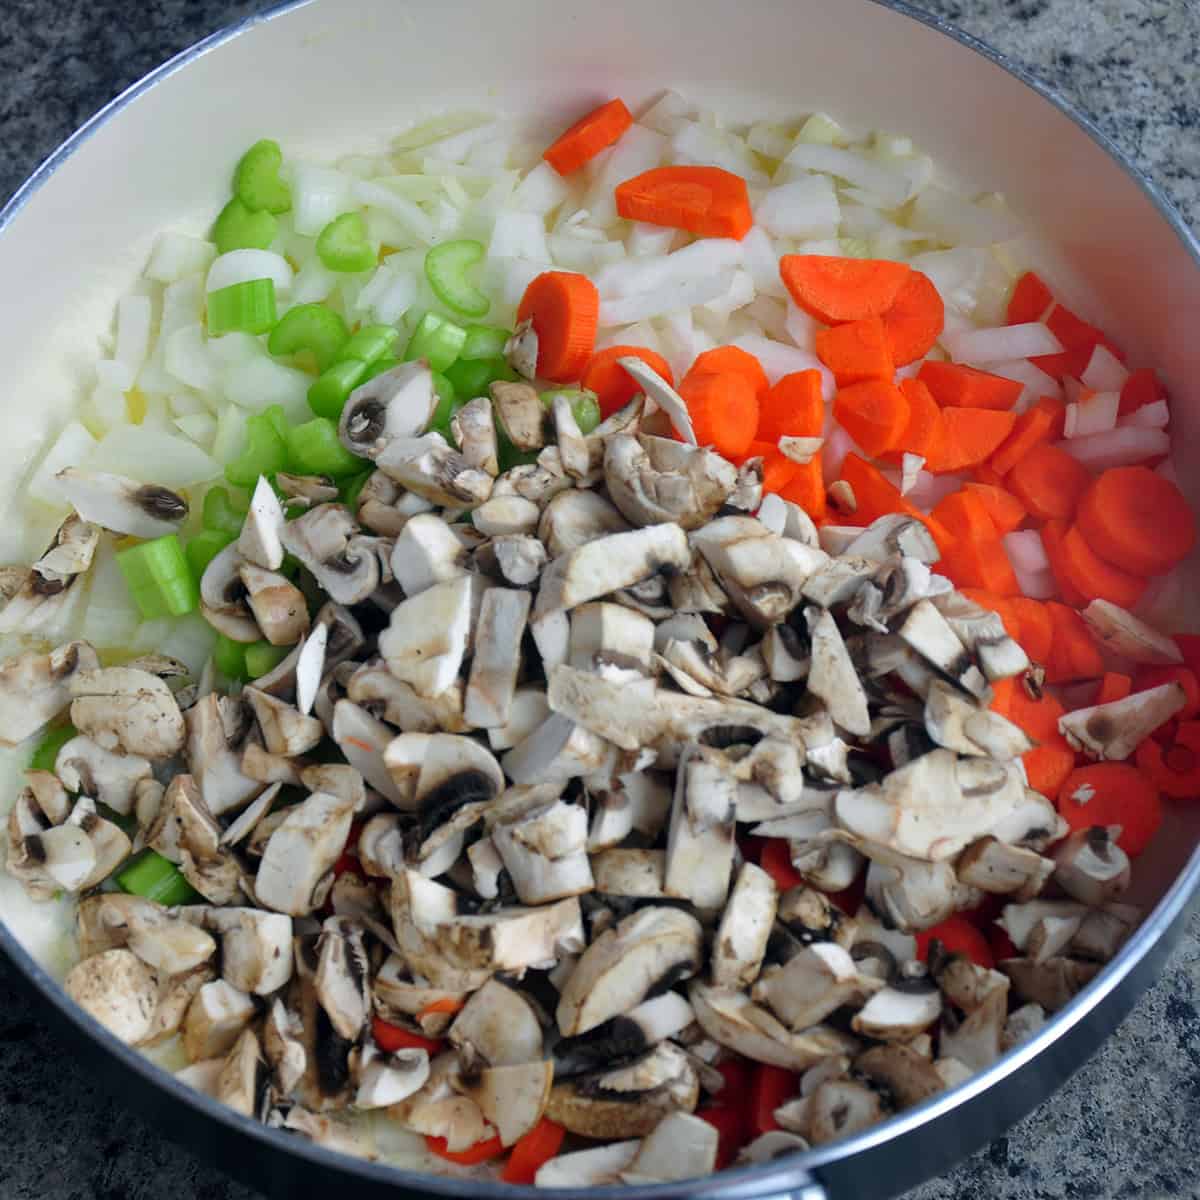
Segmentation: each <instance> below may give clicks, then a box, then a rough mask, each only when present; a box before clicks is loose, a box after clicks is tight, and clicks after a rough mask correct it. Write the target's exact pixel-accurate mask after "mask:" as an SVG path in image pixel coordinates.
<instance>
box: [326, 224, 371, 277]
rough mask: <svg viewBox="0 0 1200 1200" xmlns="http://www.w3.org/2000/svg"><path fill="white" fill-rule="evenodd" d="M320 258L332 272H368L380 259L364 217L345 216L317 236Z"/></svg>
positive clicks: (327, 226)
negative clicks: (368, 232)
mask: <svg viewBox="0 0 1200 1200" xmlns="http://www.w3.org/2000/svg"><path fill="white" fill-rule="evenodd" d="M317 257H318V258H319V259H320V260H321V262H322V264H323V265H324V266H325V267H326V269H327V270H330V271H351V272H353V271H366V270H368V269H369V268H370V267H373V266H374V265H375V263H376V262H377V261H378V259H379V251H378V250H377V249H376V247H375V246H373V245H372V244H371V240H370V238H369V237H368V236H367V222H366V219H365V218H364V217H363V215H362V213H358V212H348V213H342V215H341V216H340V217H334V218H333V220H332V221H330V222H329V224H328V225H326V226H325V228H324V229H322V230H321V232H320V233H319V234H317Z"/></svg>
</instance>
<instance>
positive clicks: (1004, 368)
mask: <svg viewBox="0 0 1200 1200" xmlns="http://www.w3.org/2000/svg"><path fill="white" fill-rule="evenodd" d="M987 369H988V370H989V371H990V372H991V373H992V374H993V375H1003V376H1004V378H1005V379H1015V380H1016V381H1017V382H1018V383H1021V384H1024V385H1025V390H1024V391H1023V392H1022V393H1021V400H1020V401H1019V402H1018V404H1020V403H1023V402H1026V401H1029V402H1032V401H1034V400H1037V399H1039V398H1040V397H1042V396H1050V397H1052V398H1053V399H1055V400H1060V399H1061V398H1062V394H1063V391H1062V385H1061V384H1060V383H1059V382H1058V380H1057V379H1055V378H1054V376H1053V375H1047V374H1046V372H1045V371H1043V370H1042V368H1041V367H1039V366H1037V365H1036V364H1035V363H1031V362H1030V361H1029V360H1028V359H1024V358H1017V359H1013V360H1012V361H1010V362H992V363H988V367H987Z"/></svg>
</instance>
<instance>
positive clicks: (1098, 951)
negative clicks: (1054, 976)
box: [1070, 902, 1142, 963]
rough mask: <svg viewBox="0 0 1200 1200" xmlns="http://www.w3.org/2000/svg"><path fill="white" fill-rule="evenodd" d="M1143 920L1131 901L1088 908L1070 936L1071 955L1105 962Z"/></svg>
mask: <svg viewBox="0 0 1200 1200" xmlns="http://www.w3.org/2000/svg"><path fill="white" fill-rule="evenodd" d="M1141 919H1142V912H1141V909H1139V908H1136V907H1135V906H1134V905H1132V904H1117V903H1112V902H1110V903H1107V904H1105V905H1103V906H1102V907H1100V908H1093V909H1090V910H1089V911H1088V914H1087V916H1086V917H1084V918H1083V922H1082V924H1081V925H1080V926H1079V932H1078V933H1076V935H1075V936H1074V937H1073V938H1072V939H1071V948H1070V949H1071V955H1072V956H1073V957H1075V958H1083V959H1088V960H1089V961H1092V962H1099V963H1106V962H1108V961H1109V960H1110V959H1112V958H1114V957H1115V956H1116V953H1117V951H1118V950H1120V948H1121V947H1122V946H1123V945H1124V944H1125V942H1126V941H1127V940H1128V939H1129V936H1130V934H1132V933H1133V931H1134V930H1135V929H1136V928H1137V925H1138V922H1139V921H1140V920H1141Z"/></svg>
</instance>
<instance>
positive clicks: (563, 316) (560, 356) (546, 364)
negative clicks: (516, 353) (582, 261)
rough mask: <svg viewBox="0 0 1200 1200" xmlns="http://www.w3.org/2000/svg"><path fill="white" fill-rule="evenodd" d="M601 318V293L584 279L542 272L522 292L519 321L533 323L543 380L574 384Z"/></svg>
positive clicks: (567, 274) (518, 314) (586, 358)
mask: <svg viewBox="0 0 1200 1200" xmlns="http://www.w3.org/2000/svg"><path fill="white" fill-rule="evenodd" d="M599 317H600V293H599V292H597V291H596V285H595V284H594V283H593V282H592V281H591V280H590V279H589V278H588V277H587V276H586V275H577V274H575V273H574V272H572V271H543V272H542V274H541V275H539V276H537V278H536V279H534V280H533V282H532V283H530V285H529V286H528V287H527V288H526V289H525V295H524V296H522V297H521V304H520V307H519V308H518V309H517V320H518V321H532V322H533V329H534V332H535V333H536V334H537V338H538V357H537V370H538V374H539V375H540V376H541V377H542V378H543V379H551V380H553V381H554V382H555V383H573V382H574V381H575V380H577V379H578V378H579V377H580V375H582V374H583V369H584V367H586V366H587V363H588V359H590V358H591V356H592V347H593V346H594V345H595V342H596V327H597V325H598V323H599Z"/></svg>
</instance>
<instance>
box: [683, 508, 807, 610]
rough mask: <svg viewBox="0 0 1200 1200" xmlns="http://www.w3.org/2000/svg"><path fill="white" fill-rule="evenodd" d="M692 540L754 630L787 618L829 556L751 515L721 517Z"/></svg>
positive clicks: (696, 532)
mask: <svg viewBox="0 0 1200 1200" xmlns="http://www.w3.org/2000/svg"><path fill="white" fill-rule="evenodd" d="M692 543H693V545H694V546H695V547H696V549H697V550H699V551H700V553H701V554H702V555H703V556H704V558H705V560H706V561H707V563H708V565H709V566H710V567H711V568H712V570H713V572H714V574H715V575H716V577H717V579H718V580H719V581H720V584H721V586H722V587H723V588H724V590H725V591H726V592H727V593H728V595H729V598H730V599H731V600H732V601H733V603H734V605H735V606H736V608H737V609H738V611H739V612H740V613H741V614H742V616H743V617H744V618H745V619H746V620H747V621H748V622H749V623H750V624H751V625H752V626H753V627H754V628H756V629H766V628H768V627H769V626H771V625H775V624H778V623H779V622H780V621H782V620H784V619H785V618H786V617H787V615H788V614H789V613H790V612H791V611H792V609H794V608H795V607H796V605H797V604H798V603H799V602H800V598H801V589H802V588H803V587H804V584H805V581H806V580H807V579H808V578H809V576H810V575H811V574H812V573H813V572H814V571H816V570H817V569H818V568H819V567H820V566H822V565H823V564H824V563H825V562H826V561H827V556H826V555H825V553H824V552H823V551H821V550H814V549H813V548H812V547H811V546H806V545H805V544H804V543H803V542H798V541H795V540H793V539H791V538H783V537H780V536H779V535H778V534H775V533H772V532H771V531H770V530H769V529H768V528H767V527H766V526H765V525H763V523H762V522H761V521H757V520H755V519H754V518H753V517H718V518H717V519H716V520H715V521H710V522H709V523H708V524H707V525H705V526H703V527H702V528H700V529H697V530H695V531H694V532H693V534H692Z"/></svg>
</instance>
